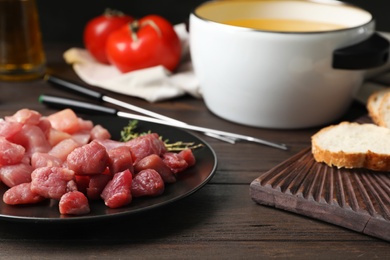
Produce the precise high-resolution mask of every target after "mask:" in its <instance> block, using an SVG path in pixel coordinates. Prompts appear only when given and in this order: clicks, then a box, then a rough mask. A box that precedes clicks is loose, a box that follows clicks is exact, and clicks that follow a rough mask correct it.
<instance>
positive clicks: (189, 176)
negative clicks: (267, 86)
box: [0, 116, 217, 223]
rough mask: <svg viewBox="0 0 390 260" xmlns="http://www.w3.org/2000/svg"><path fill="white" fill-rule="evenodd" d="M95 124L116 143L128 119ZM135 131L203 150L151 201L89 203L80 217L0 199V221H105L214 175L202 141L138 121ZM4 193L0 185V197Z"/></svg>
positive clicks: (188, 190)
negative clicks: (115, 206) (121, 204)
mask: <svg viewBox="0 0 390 260" xmlns="http://www.w3.org/2000/svg"><path fill="white" fill-rule="evenodd" d="M89 119H91V120H92V121H93V122H94V123H95V124H101V125H103V126H104V127H105V128H107V129H108V130H109V131H110V133H111V134H112V135H113V136H112V139H116V140H119V138H120V131H121V130H122V129H123V127H124V126H126V125H127V124H128V119H124V118H119V117H112V116H91V117H90V118H89ZM138 130H139V131H140V132H142V131H148V130H151V131H153V132H156V133H159V134H160V135H161V136H163V137H164V139H169V141H170V142H174V141H186V142H195V143H201V144H203V147H201V148H198V149H196V150H194V155H195V157H196V160H197V162H196V165H195V166H193V167H191V168H189V169H187V170H186V171H185V172H183V173H182V174H181V175H180V178H178V181H177V182H176V183H173V184H169V185H166V187H165V191H164V193H163V194H162V195H161V196H159V197H155V198H142V199H141V198H134V199H133V201H132V203H131V204H129V205H128V206H125V207H122V208H118V209H110V208H108V207H106V206H105V205H104V202H103V201H102V200H99V201H91V202H90V207H91V212H90V213H89V214H88V215H83V216H65V215H61V214H60V213H59V209H58V202H57V201H53V200H50V201H49V200H48V201H45V202H42V203H39V204H35V205H18V206H10V205H6V204H4V202H3V200H2V199H1V200H0V218H2V219H7V220H13V221H24V222H34V223H37V222H80V221H91V220H98V219H106V218H112V217H117V216H125V215H131V214H135V213H139V212H144V211H147V210H151V209H154V208H157V207H161V206H164V205H167V204H170V203H173V202H176V201H178V200H180V199H183V198H185V197H187V196H189V195H191V194H193V193H194V192H196V191H198V190H199V189H200V188H202V187H203V186H204V185H205V184H206V183H207V182H208V181H209V180H210V179H211V178H212V176H213V175H214V173H215V170H216V167H217V158H216V155H215V152H214V151H213V149H212V148H211V147H210V146H209V145H208V144H207V143H206V142H205V141H203V140H202V139H200V138H198V137H196V136H195V135H193V134H191V133H189V132H187V131H183V130H181V129H178V128H174V127H170V126H164V125H158V124H153V123H146V122H139V123H138ZM5 191H6V187H5V185H4V184H0V195H1V198H2V195H3V193H4V192H5Z"/></svg>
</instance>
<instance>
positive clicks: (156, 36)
mask: <svg viewBox="0 0 390 260" xmlns="http://www.w3.org/2000/svg"><path fill="white" fill-rule="evenodd" d="M106 54H107V56H108V59H109V61H110V62H111V64H113V65H115V66H116V67H117V68H118V69H119V70H120V71H121V72H129V71H133V70H139V69H144V68H148V67H153V66H157V65H162V66H164V67H165V68H166V69H168V70H170V71H173V70H174V69H175V68H176V67H177V65H178V64H179V62H180V56H181V45H180V39H179V37H178V36H177V34H176V32H175V30H174V28H173V26H172V24H171V23H170V22H168V21H167V20H165V19H164V18H162V17H160V16H157V15H149V16H145V17H144V18H142V19H140V20H136V21H134V22H132V23H129V24H127V25H125V26H123V27H122V28H121V29H119V30H117V31H115V32H113V33H112V34H111V35H110V37H109V38H108V40H107V45H106Z"/></svg>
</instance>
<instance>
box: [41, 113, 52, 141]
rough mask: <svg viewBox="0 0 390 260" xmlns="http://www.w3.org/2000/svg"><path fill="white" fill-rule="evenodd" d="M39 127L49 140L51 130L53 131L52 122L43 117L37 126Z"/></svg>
mask: <svg viewBox="0 0 390 260" xmlns="http://www.w3.org/2000/svg"><path fill="white" fill-rule="evenodd" d="M37 126H38V127H39V128H40V129H41V130H42V132H43V133H44V135H45V136H46V138H47V139H48V136H49V133H50V130H51V129H53V128H52V127H51V123H50V121H49V120H47V119H46V118H44V117H42V118H41V120H39V123H38V124H37Z"/></svg>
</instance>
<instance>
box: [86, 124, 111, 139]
mask: <svg viewBox="0 0 390 260" xmlns="http://www.w3.org/2000/svg"><path fill="white" fill-rule="evenodd" d="M110 138H111V134H110V132H108V130H107V129H106V128H104V127H103V126H101V125H95V126H94V127H93V128H92V130H91V139H92V140H94V139H100V140H105V139H110Z"/></svg>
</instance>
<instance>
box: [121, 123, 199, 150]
mask: <svg viewBox="0 0 390 260" xmlns="http://www.w3.org/2000/svg"><path fill="white" fill-rule="evenodd" d="M137 125H138V120H130V121H129V124H128V125H127V126H125V127H123V129H122V131H121V139H120V141H122V142H127V141H130V140H132V139H134V138H137V137H139V136H142V135H146V134H150V133H151V131H150V130H149V131H147V132H142V133H139V132H137ZM160 138H161V140H162V141H163V142H164V144H165V147H166V148H167V150H168V151H170V152H180V151H182V150H185V149H191V150H194V149H197V148H200V147H202V146H203V144H196V143H195V142H183V141H177V142H173V143H171V142H170V141H169V139H165V140H164V139H163V137H162V136H160Z"/></svg>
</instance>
